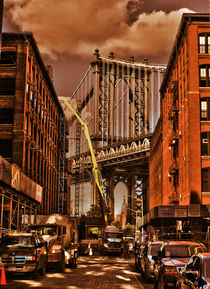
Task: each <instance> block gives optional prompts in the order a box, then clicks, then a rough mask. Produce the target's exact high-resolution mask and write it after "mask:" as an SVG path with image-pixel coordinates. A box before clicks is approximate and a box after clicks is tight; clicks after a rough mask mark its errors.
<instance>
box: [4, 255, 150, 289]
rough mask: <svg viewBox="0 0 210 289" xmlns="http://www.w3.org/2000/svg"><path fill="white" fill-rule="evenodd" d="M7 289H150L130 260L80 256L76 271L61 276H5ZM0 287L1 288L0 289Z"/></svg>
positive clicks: (54, 274) (48, 272)
mask: <svg viewBox="0 0 210 289" xmlns="http://www.w3.org/2000/svg"><path fill="white" fill-rule="evenodd" d="M6 281H7V284H8V285H7V286H5V287H7V288H8V289H25V288H44V289H78V288H83V289H121V288H122V289H136V288H141V289H143V288H145V289H152V288H153V284H147V283H145V281H144V280H142V279H141V276H140V274H139V273H138V272H136V270H135V266H134V258H130V259H124V258H121V257H117V256H103V257H101V256H99V257H94V256H80V257H79V259H78V266H77V268H76V269H71V268H66V270H65V273H63V274H61V273H56V272H55V271H54V270H53V269H50V270H47V272H46V274H45V276H39V277H38V279H37V280H33V279H32V278H31V277H30V276H29V275H12V276H7V275H6ZM0 287H3V286H0Z"/></svg>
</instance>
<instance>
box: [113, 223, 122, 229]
mask: <svg viewBox="0 0 210 289" xmlns="http://www.w3.org/2000/svg"><path fill="white" fill-rule="evenodd" d="M112 225H113V226H115V227H117V228H118V229H119V230H120V231H122V224H121V223H120V222H119V221H117V222H112Z"/></svg>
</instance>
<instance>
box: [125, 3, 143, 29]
mask: <svg viewBox="0 0 210 289" xmlns="http://www.w3.org/2000/svg"><path fill="white" fill-rule="evenodd" d="M143 4H144V1H143V0H129V1H128V3H127V5H126V9H127V15H126V16H127V17H126V22H127V23H128V25H129V26H131V25H132V24H133V23H134V22H135V21H136V20H137V19H138V16H139V14H140V13H141V11H142V6H143Z"/></svg>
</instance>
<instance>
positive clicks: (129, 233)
mask: <svg viewBox="0 0 210 289" xmlns="http://www.w3.org/2000/svg"><path fill="white" fill-rule="evenodd" d="M123 236H124V237H134V236H135V226H134V225H130V224H127V225H126V226H125V228H124V230H123Z"/></svg>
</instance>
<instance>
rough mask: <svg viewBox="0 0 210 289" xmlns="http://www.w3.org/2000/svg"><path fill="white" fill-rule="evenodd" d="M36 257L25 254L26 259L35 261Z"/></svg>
mask: <svg viewBox="0 0 210 289" xmlns="http://www.w3.org/2000/svg"><path fill="white" fill-rule="evenodd" d="M35 260H36V257H35V256H27V257H26V261H35Z"/></svg>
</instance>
